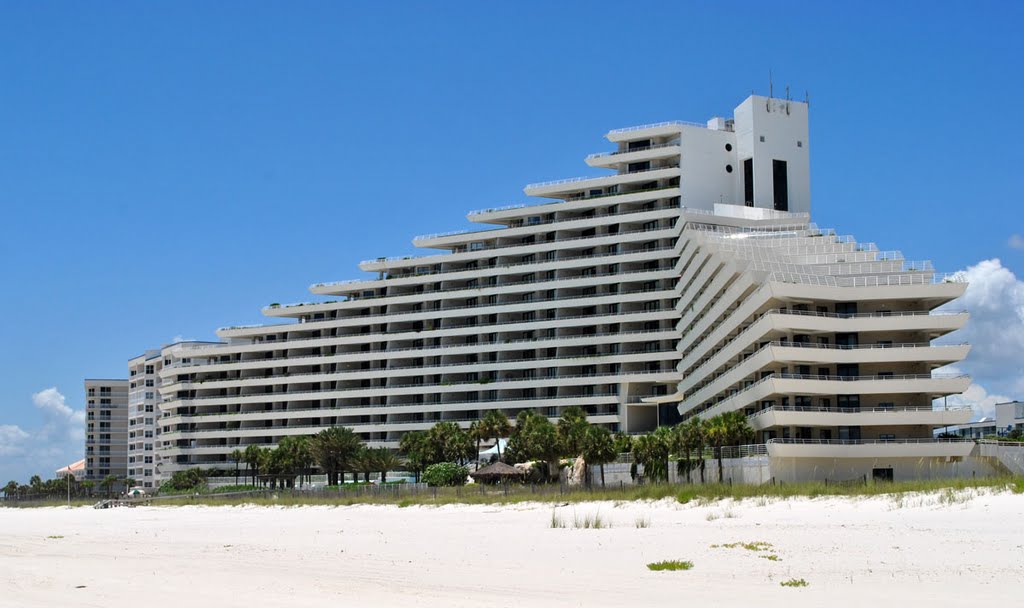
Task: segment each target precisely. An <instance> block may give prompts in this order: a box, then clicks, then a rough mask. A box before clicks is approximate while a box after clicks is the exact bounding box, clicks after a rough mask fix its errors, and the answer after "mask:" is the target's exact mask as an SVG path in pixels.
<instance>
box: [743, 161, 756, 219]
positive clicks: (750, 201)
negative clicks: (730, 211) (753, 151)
mask: <svg viewBox="0 0 1024 608" xmlns="http://www.w3.org/2000/svg"><path fill="white" fill-rule="evenodd" d="M743 202H744V204H745V205H746V206H747V207H753V206H754V159H752V158H748V159H746V160H745V161H743Z"/></svg>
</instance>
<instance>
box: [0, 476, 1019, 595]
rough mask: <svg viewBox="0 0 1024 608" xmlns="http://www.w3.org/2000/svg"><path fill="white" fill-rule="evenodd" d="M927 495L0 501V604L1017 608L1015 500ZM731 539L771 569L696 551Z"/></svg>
mask: <svg viewBox="0 0 1024 608" xmlns="http://www.w3.org/2000/svg"><path fill="white" fill-rule="evenodd" d="M940 496H941V495H928V496H924V497H917V498H910V499H905V500H904V501H903V502H902V504H900V503H897V502H896V501H894V500H893V499H891V498H885V497H883V498H873V499H862V500H846V499H817V500H808V499H799V500H788V501H776V502H770V503H767V504H765V502H764V501H745V502H744V503H742V504H735V503H732V502H731V501H725V502H721V503H716V504H712V505H703V506H701V505H696V504H692V503H691V504H688V505H679V504H676V503H673V502H671V501H661V502H657V503H623V504H619V505H615V504H613V503H587V504H579V505H569V506H564V507H559V508H558V509H557V513H558V514H559V516H560V517H561V518H562V520H563V521H564V522H565V523H566V525H567V528H565V529H552V528H550V521H551V513H552V507H551V506H545V505H537V504H532V505H517V506H507V507H486V506H448V507H409V508H404V509H400V508H398V507H381V506H358V507H337V508H333V507H296V508H271V507H237V508H236V507H215V508H210V507H162V508H161V507H157V508H142V507H140V508H135V509H111V510H104V511H98V510H94V509H91V508H76V509H61V508H48V509H24V510H17V509H0V606H18V607H28V606H46V607H50V606H111V605H118V604H120V605H129V604H136V605H145V606H175V607H181V606H356V605H358V606H403V607H404V606H486V607H488V608H494V607H500V606H634V605H639V606H670V605H671V606H680V605H711V606H725V605H748V606H753V605H759V606H761V605H763V606H783V605H785V606H791V605H804V606H820V605H825V604H831V605H839V606H863V605H869V604H871V603H875V604H876V606H879V607H882V606H889V605H894V604H896V603H898V602H899V603H902V602H909V603H908V604H906V605H910V606H921V605H926V603H927V604H930V605H939V606H955V605H963V604H964V603H966V602H968V601H970V602H972V603H976V602H980V601H984V600H1004V601H1006V602H1008V603H1007V604H1006V605H1019V602H1020V601H1021V597H1022V595H1021V594H1022V593H1024V495H1013V494H1009V493H1000V494H990V493H988V492H986V491H983V492H982V493H981V494H979V495H974V494H973V493H972V494H968V495H961V497H959V498H958V499H957V501H956V502H953V503H952V504H949V503H948V502H946V503H944V502H943V501H942V500H941V498H940ZM595 513H599V514H600V515H601V517H602V518H603V519H605V520H608V521H610V522H611V525H612V527H611V528H610V529H600V530H586V529H573V528H572V526H573V519H574V515H575V516H579V517H581V518H582V517H583V516H584V515H589V514H595ZM637 518H647V519H649V521H650V527H649V528H645V529H637V527H636V520H637ZM51 535H53V536H63V538H47V537H48V536H51ZM736 541H745V542H752V541H763V542H768V543H771V544H772V545H773V549H772V552H774V553H775V554H776V555H778V557H779V560H780V561H776V562H773V561H769V560H767V559H763V558H760V557H759V555H762V554H764V553H757V552H753V551H749V550H745V549H742V548H732V549H729V548H712V547H711V545H713V544H723V543H731V542H736ZM664 559H684V560H691V561H693V562H694V568H693V570H690V571H687V572H650V571H648V570H647V568H646V566H645V565H646V564H647V563H648V562H653V561H658V560H664ZM790 578H803V579H805V580H807V581H808V582H809V583H810V586H809V587H806V588H799V589H794V588H786V587H782V586H780V584H779V583H780V582H781V581H783V580H787V579H790ZM79 585H83V586H84V587H83V588H76V587H77V586H79ZM694 602H699V604H694Z"/></svg>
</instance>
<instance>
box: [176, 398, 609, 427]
mask: <svg viewBox="0 0 1024 608" xmlns="http://www.w3.org/2000/svg"><path fill="white" fill-rule="evenodd" d="M618 396H619V394H618V393H613V392H607V391H600V392H594V393H592V394H590V395H563V396H561V397H558V396H556V397H505V398H498V397H495V398H481V399H473V400H469V401H433V402H428V401H424V402H422V403H414V402H411V403H391V404H368V405H345V406H341V407H303V408H293V409H286V410H253V411H248V412H207V413H201V414H176V413H171V412H164V416H163V417H162V418H161V419H160V423H161V424H164V425H166V424H186V423H184V422H181V423H179V422H174V421H172V420H166V419H167V418H181V419H182V420H191V419H192V418H204V417H207V416H231V417H235V416H241V417H243V418H246V417H253V418H255V417H256V416H257V415H259V414H273V415H276V416H287V415H289V414H292V413H299V414H300V415H301V414H303V413H312V412H324V413H325V414H326V415H327V416H328V417H336V416H341V415H343V414H341V413H340V412H346V411H348V410H359V409H373V408H409V409H428V408H432V407H434V406H445V407H447V406H453V405H454V406H463V407H471V406H473V405H477V404H480V403H506V402H507V403H512V404H515V405H513V406H512V407H513V408H518V407H523V406H522V405H519V403H520V402H522V401H533V402H536V405H535V406H530V407H551V406H550V405H548V404H550V403H553V402H564V401H567V400H572V399H575V400H578V401H581V402H582V401H587V400H593V399H594V398H604V397H616V398H617V397H618ZM555 407H560V406H555ZM484 409H487V408H484ZM405 413H407V412H393V414H405ZM353 415H364V414H353ZM380 415H383V416H389V415H392V414H380Z"/></svg>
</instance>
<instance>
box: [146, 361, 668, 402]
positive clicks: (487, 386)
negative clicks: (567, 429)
mask: <svg viewBox="0 0 1024 608" xmlns="http://www.w3.org/2000/svg"><path fill="white" fill-rule="evenodd" d="M658 374H672V375H675V374H676V372H675V370H673V369H659V370H651V371H648V370H641V371H621V372H619V373H614V374H613V373H604V374H602V373H593V374H572V375H568V376H534V377H532V378H502V379H497V380H492V381H491V382H486V383H484V382H481V381H480V380H463V381H461V382H448V383H444V382H441V383H434V384H394V385H389V386H369V387H367V386H354V387H348V388H333V389H317V390H311V391H277V392H273V393H249V394H243V395H210V396H206V397H187V398H174V399H170V400H165V401H164V403H175V404H182V403H191V402H196V401H200V402H201V401H209V400H213V399H227V400H235V399H250V398H254V399H256V400H264V401H266V400H269V401H278V400H279V399H276V397H280V396H281V395H312V394H322V393H346V392H359V391H369V392H374V391H376V392H381V391H389V390H391V389H403V388H424V389H427V388H442V389H443V388H453V387H454V388H455V389H456V391H465V390H467V387H471V386H477V387H480V388H479V389H478V390H499V389H501V388H503V386H502V385H506V384H519V383H529V382H538V383H541V384H543V383H545V382H551V381H555V380H579V379H581V378H592V379H593V383H594V384H608V381H607V380H604V379H607V378H621V377H624V376H649V375H658ZM174 407H177V405H175V406H174Z"/></svg>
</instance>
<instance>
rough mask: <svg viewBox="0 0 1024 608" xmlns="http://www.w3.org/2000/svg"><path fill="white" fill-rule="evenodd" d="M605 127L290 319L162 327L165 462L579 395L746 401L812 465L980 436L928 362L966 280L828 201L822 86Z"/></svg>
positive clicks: (633, 422)
mask: <svg viewBox="0 0 1024 608" xmlns="http://www.w3.org/2000/svg"><path fill="white" fill-rule="evenodd" d="M606 137H607V139H608V140H609V141H610V142H611V143H612V144H614V149H613V150H611V151H610V152H605V153H600V154H594V155H591V156H589V157H588V158H587V159H586V162H587V164H588V165H590V166H591V167H596V168H600V169H606V170H608V171H607V174H606V175H603V176H599V177H586V178H574V179H565V180H559V181H553V182H545V183H539V184H531V185H529V186H527V187H526V189H525V191H526V194H528V195H530V196H533V197H539V198H542V199H544V200H542V201H536V202H533V203H529V204H524V205H516V206H512V207H504V208H496V209H484V210H480V211H474V212H471V213H470V214H469V216H468V217H469V219H470V220H471V221H473V222H476V223H478V224H481V227H480V229H479V230H462V231H456V232H450V233H445V234H432V235H424V236H419V237H416V238H415V239H414V240H413V243H414V244H415V245H416V246H418V247H421V248H424V249H427V250H432V251H431V252H427V253H425V255H422V256H415V257H399V258H380V259H375V260H368V261H365V262H363V263H362V264H360V268H361V269H362V270H364V271H367V272H370V273H373V276H370V277H368V278H362V279H356V280H351V281H343V282H338V283H321V284H317V285H313V286H312V287H311V288H310V290H311V291H312V292H313V293H314V294H316V295H318V296H323V298H322V299H319V300H318V301H315V302H309V303H305V304H294V305H287V306H279V305H277V304H272V305H271V306H269V307H268V308H266V309H264V311H263V312H264V314H265V315H267V316H269V317H273V318H275V319H280V320H281V322H280V323H273V324H269V325H261V326H255V327H229V328H223V329H221V330H219V331H218V334H219V335H220V337H221V338H222V339H223V340H224V343H223V344H215V345H200V346H192V347H190V348H188V349H187V352H183V349H182V347H181V346H180V345H173V346H171V347H168V348H165V349H164V351H163V352H162V353H161V358H162V360H163V361H164V364H163V365H162V366H161V369H159V370H156V371H157V374H158V375H159V377H160V379H161V380H162V382H160V383H159V386H158V389H159V392H160V394H161V395H162V404H161V408H162V414H161V418H160V419H159V422H158V426H159V427H160V431H161V433H160V435H159V437H158V439H159V446H158V450H157V451H158V453H159V454H160V456H161V457H162V460H163V463H164V469H165V473H170V472H172V471H174V470H179V469H181V468H187V467H191V466H210V467H223V468H227V467H229V466H231V465H230V463H229V461H228V460H227V455H228V454H229V453H230V452H231V451H232V450H234V449H237V448H241V449H244V448H245V447H246V446H247V445H249V444H254V443H255V444H260V445H267V446H273V445H274V444H275V443H276V442H277V441H279V440H280V439H281V438H282V437H285V436H288V435H309V434H313V433H316V432H318V431H320V430H322V429H324V428H327V427H331V426H335V425H344V426H348V427H351V428H352V429H354V430H355V431H357V432H358V433H359V434H360V435H361V436H362V437H363V439H364V440H366V441H367V443H369V444H371V445H382V446H387V447H392V448H393V447H396V446H397V445H398V440H399V438H400V437H401V435H402V434H403V433H405V432H408V431H413V430H421V429H426V428H429V427H430V426H432V425H433V424H435V423H436V422H438V421H448V420H450V421H456V422H458V423H459V424H462V425H469V423H470V422H472V421H473V420H476V419H477V418H479V417H480V416H481V415H482V414H483V413H484V412H485V411H486V410H491V409H498V410H502V411H504V412H505V413H506V414H508V415H509V416H510V417H514V416H515V415H516V414H517V413H518V412H520V411H522V410H526V409H530V410H535V411H537V412H540V413H541V414H544V415H546V416H549V417H551V418H555V417H557V416H559V414H560V413H561V412H562V410H563V409H564V408H566V407H569V406H573V405H578V406H581V407H583V408H584V409H585V410H586V412H587V414H588V416H589V419H590V421H591V422H592V423H594V424H601V425H606V426H608V427H609V428H611V429H614V430H621V431H626V432H644V431H649V430H652V429H654V428H656V427H657V426H658V425H659V424H665V423H672V422H676V421H678V420H680V419H683V418H687V417H690V416H695V415H700V416H710V415H714V414H715V413H717V412H722V411H727V410H742V411H744V412H746V413H747V414H749V415H750V416H751V418H750V420H751V424H752V425H753V426H754V428H755V429H756V430H757V432H758V436H759V441H761V442H764V443H767V453H768V455H769V456H771V457H772V458H776V457H777V458H790V459H795V458H798V459H801V462H807V463H811V464H810V465H809V466H810V469H809V470H816V469H815V467H817V466H818V465H819V464H821V463H824V462H825V461H826V460H831V461H832V462H833V463H834V462H835V460H836V459H849V460H848V462H850V463H858V462H860V460H859V459H864V458H867V459H869V460H870V461H871V463H868V464H865V465H864V466H869V464H870V466H871V467H872V468H877V466H876V465H878V464H879V463H878V460H877V457H878V456H879V455H882V456H884V457H886V458H896V459H914V460H918V459H921V458H934V459H945V460H946V461H948V459H950V458H956V457H960V456H964V455H966V452H964V450H967V451H969V450H970V446H967V445H966V444H965V445H960V444H954V443H948V442H938V441H934V440H932V430H933V428H935V427H936V426H940V425H943V424H954V423H956V422H966V420H967V419H968V418H969V417H970V412H959V411H958V412H949V411H935V410H933V409H932V400H933V399H935V398H937V397H941V396H944V395H948V394H953V393H959V392H962V391H963V390H964V389H965V388H966V387H967V385H968V382H969V380H968V379H967V378H965V377H959V376H958V377H945V376H940V375H936V374H933V373H932V370H933V369H935V368H937V367H940V366H943V365H945V364H948V363H952V362H955V361H959V360H960V359H962V358H963V357H964V356H965V355H966V353H967V347H966V346H962V345H960V346H935V345H933V344H932V340H933V339H935V338H939V337H941V336H943V335H945V334H947V333H949V332H952V331H954V330H955V329H957V328H959V327H961V326H962V325H963V324H964V322H965V321H966V320H967V317H966V315H965V314H938V313H936V312H935V309H936V308H937V307H939V306H940V305H942V304H945V303H947V302H949V301H951V300H953V299H955V298H957V297H958V296H959V295H961V294H962V293H963V291H964V288H965V284H964V283H963V282H962V281H961V280H959V278H958V277H955V276H953V277H946V276H940V275H938V274H936V273H935V271H934V270H933V268H932V267H931V265H930V264H928V263H927V262H910V261H906V260H904V259H903V257H902V255H900V254H899V253H898V252H893V251H879V250H878V248H877V247H875V246H874V245H873V244H871V243H859V242H857V241H855V240H854V239H853V238H852V237H849V236H843V235H838V234H836V233H834V232H833V231H831V230H825V229H821V228H818V227H816V226H815V225H814V224H812V223H811V222H810V207H811V201H810V177H809V176H810V169H809V160H808V159H809V153H810V141H809V137H808V128H807V105H806V104H804V103H800V102H795V101H789V100H781V99H772V98H766V97H758V96H752V97H750V98H748V99H746V100H745V101H744V102H743V103H742V104H740V106H739V107H737V108H736V110H735V112H734V117H733V118H731V119H723V118H714V119H712V120H710V121H708V122H707V123H706V124H689V123H681V122H666V123H660V124H654V125H644V126H639V127H632V128H627V129H619V130H614V131H611V132H609V133H608V134H607V135H606ZM816 459H822V460H821V462H818V460H816ZM865 462H866V461H865ZM897 465H898V463H896V464H891V465H889V466H897ZM821 466H824V465H823V464H822V465H821ZM858 466H859V465H858ZM853 468H856V466H855V467H853ZM851 470H853V469H851Z"/></svg>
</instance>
